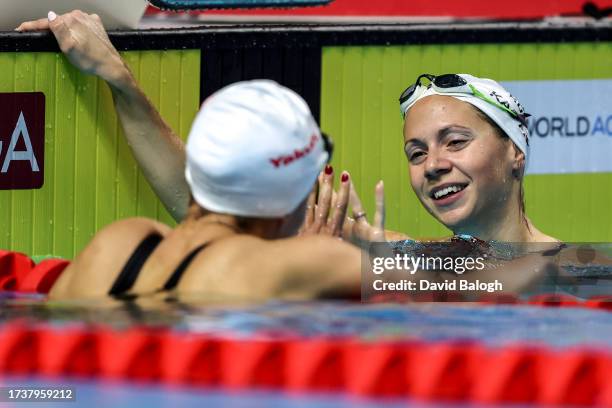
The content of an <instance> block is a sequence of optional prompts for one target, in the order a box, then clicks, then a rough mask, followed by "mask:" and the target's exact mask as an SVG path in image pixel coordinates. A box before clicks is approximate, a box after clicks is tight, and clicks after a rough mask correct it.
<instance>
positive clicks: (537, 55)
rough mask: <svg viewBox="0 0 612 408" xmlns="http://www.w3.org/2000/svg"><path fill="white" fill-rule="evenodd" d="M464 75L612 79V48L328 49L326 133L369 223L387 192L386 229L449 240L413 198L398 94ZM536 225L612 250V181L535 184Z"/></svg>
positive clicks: (549, 179) (561, 178) (568, 178)
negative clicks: (381, 192)
mask: <svg viewBox="0 0 612 408" xmlns="http://www.w3.org/2000/svg"><path fill="white" fill-rule="evenodd" d="M424 72H427V73H438V74H440V73H449V72H465V73H471V74H474V75H477V76H482V77H488V78H494V79H496V80H498V81H518V80H549V79H601V78H612V43H609V42H608V43H569V44H500V45H497V44H466V45H406V46H390V47H383V46H368V47H327V48H324V49H323V63H322V85H321V126H322V128H323V130H324V131H326V132H328V133H329V134H330V135H331V136H332V137H333V138H334V141H335V143H336V146H337V153H335V157H334V161H333V164H334V167H335V169H336V174H339V173H340V170H342V169H346V170H348V171H350V172H351V174H352V175H353V180H354V181H355V182H356V187H357V189H358V191H359V192H360V196H361V198H362V200H363V201H364V204H365V206H366V209H367V210H368V212H369V214H372V213H373V210H374V194H373V190H374V185H375V184H376V182H377V181H378V180H379V179H383V180H384V182H385V191H386V204H387V218H386V220H387V228H389V229H392V230H397V231H402V232H405V233H408V234H409V235H411V236H414V237H440V236H444V235H448V234H449V233H450V232H449V231H448V230H447V229H446V228H445V227H443V226H442V225H441V224H439V223H438V222H437V221H436V220H435V219H434V218H433V217H431V216H430V215H429V214H428V213H427V212H426V211H425V210H424V209H423V208H422V206H421V204H420V203H419V201H418V199H417V198H416V196H415V194H414V193H413V192H412V189H411V187H410V182H409V177H408V164H407V160H406V158H405V156H404V153H403V140H402V119H401V116H400V113H399V108H398V102H397V99H398V97H399V94H400V93H401V92H402V91H403V90H404V89H405V88H406V87H407V86H408V85H409V84H411V83H412V82H413V81H414V80H415V79H416V77H417V76H418V75H419V74H421V73H424ZM525 195H526V202H527V215H528V216H529V217H530V218H531V219H532V221H533V222H534V224H535V225H536V226H537V227H538V228H539V229H541V230H542V231H544V232H545V233H547V234H550V235H552V236H555V237H557V238H560V239H562V240H566V241H612V210H611V209H612V173H605V174H579V175H577V174H568V175H537V176H527V177H526V181H525Z"/></svg>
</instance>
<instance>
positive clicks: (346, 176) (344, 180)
mask: <svg viewBox="0 0 612 408" xmlns="http://www.w3.org/2000/svg"><path fill="white" fill-rule="evenodd" d="M348 177H349V175H348V173H342V182H343V183H346V182H347V181H348Z"/></svg>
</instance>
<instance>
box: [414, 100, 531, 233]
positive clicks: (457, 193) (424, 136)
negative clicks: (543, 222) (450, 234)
mask: <svg viewBox="0 0 612 408" xmlns="http://www.w3.org/2000/svg"><path fill="white" fill-rule="evenodd" d="M404 143H405V145H404V148H405V152H406V157H407V158H408V162H409V168H410V181H411V184H412V188H413V189H414V191H415V193H416V195H417V196H418V197H419V200H421V203H422V204H423V205H424V206H425V208H426V209H427V210H428V211H429V212H430V213H431V214H432V215H433V216H434V217H436V218H437V219H438V220H439V221H440V222H442V223H443V224H444V225H446V226H447V227H448V228H450V229H451V230H453V231H454V232H455V233H468V234H472V235H476V234H477V233H478V232H479V231H482V230H483V229H486V228H487V226H490V225H492V223H493V224H495V223H498V222H499V221H500V220H503V219H506V218H507V214H509V213H510V212H513V211H515V210H516V211H518V208H515V207H516V206H517V203H518V202H519V200H518V191H519V188H520V180H517V178H516V177H513V170H514V169H516V168H517V167H518V165H519V163H518V160H519V158H518V157H517V153H516V150H515V149H514V147H513V145H512V142H511V141H510V140H509V139H508V138H502V137H500V136H499V135H498V134H497V131H496V129H495V128H494V127H493V126H491V125H490V124H489V123H488V122H487V121H486V120H484V119H483V118H482V117H480V116H479V114H478V111H477V110H476V108H474V107H473V106H472V105H470V104H469V103H467V102H463V101H460V100H458V99H455V98H453V97H450V96H440V95H432V96H428V97H425V98H423V99H421V100H420V101H418V102H417V103H416V104H415V105H414V106H413V107H412V108H410V110H409V111H408V113H407V114H406V118H405V123H404ZM514 195H517V197H513V196H514Z"/></svg>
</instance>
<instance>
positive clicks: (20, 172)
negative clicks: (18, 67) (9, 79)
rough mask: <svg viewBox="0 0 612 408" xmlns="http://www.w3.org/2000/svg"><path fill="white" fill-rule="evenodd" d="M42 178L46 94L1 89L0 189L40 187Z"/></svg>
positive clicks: (43, 173)
mask: <svg viewBox="0 0 612 408" xmlns="http://www.w3.org/2000/svg"><path fill="white" fill-rule="evenodd" d="M44 181H45V95H44V94H43V93H42V92H21V93H0V190H25V189H34V188H41V187H42V186H43V184H44Z"/></svg>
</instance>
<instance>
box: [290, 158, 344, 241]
mask: <svg viewBox="0 0 612 408" xmlns="http://www.w3.org/2000/svg"><path fill="white" fill-rule="evenodd" d="M340 180H341V182H340V187H339V189H338V192H337V193H336V192H335V191H334V171H333V168H332V167H331V166H329V165H328V166H326V167H325V170H324V171H322V172H321V174H320V175H319V178H318V180H317V183H316V184H315V186H314V188H313V189H312V191H311V193H310V195H309V196H308V202H307V206H306V217H305V219H304V224H302V227H301V228H300V235H307V234H323V235H330V236H333V237H341V235H342V224H343V223H344V218H345V217H346V210H347V207H348V202H349V191H350V183H349V174H348V173H347V172H342V175H341V177H340Z"/></svg>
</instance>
